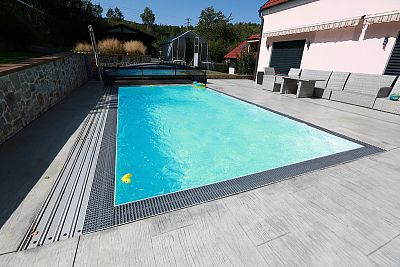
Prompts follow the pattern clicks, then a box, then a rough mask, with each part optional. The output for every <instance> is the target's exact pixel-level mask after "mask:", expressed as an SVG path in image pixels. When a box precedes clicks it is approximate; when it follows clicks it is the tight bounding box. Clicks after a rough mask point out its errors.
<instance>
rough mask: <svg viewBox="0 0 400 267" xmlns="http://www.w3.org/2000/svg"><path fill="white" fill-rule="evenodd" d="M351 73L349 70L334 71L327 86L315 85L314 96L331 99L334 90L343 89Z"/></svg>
mask: <svg viewBox="0 0 400 267" xmlns="http://www.w3.org/2000/svg"><path fill="white" fill-rule="evenodd" d="M349 75H350V73H349V72H335V71H334V72H332V74H331V75H330V77H329V79H328V82H327V84H326V86H325V87H323V86H320V85H315V89H314V97H317V98H324V99H330V98H331V93H332V91H342V90H343V88H344V85H345V84H346V81H347V78H348V77H349ZM322 85H323V84H322Z"/></svg>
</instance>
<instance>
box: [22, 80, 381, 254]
mask: <svg viewBox="0 0 400 267" xmlns="http://www.w3.org/2000/svg"><path fill="white" fill-rule="evenodd" d="M210 89H212V88H210ZM212 90H214V89H212ZM214 91H216V92H219V93H222V94H225V93H223V92H220V91H218V90H214ZM225 95H227V96H229V97H233V98H236V99H239V100H242V101H244V102H247V103H250V104H253V105H255V106H258V107H260V108H262V109H265V110H268V111H270V112H274V113H276V114H279V115H281V116H285V117H287V118H290V119H292V120H295V121H298V122H301V123H305V124H306V125H308V126H310V127H314V128H316V129H319V130H322V131H325V132H327V133H329V134H332V135H335V136H337V137H340V138H344V139H346V140H349V141H352V142H354V143H357V144H360V145H362V146H363V147H361V148H358V149H354V150H350V151H346V152H341V153H337V154H333V155H329V156H325V157H320V158H316V159H312V160H307V161H303V162H300V163H296V164H292V165H288V166H283V167H279V168H276V169H272V170H267V171H263V172H259V173H255V174H251V175H246V176H242V177H237V178H233V179H231V180H226V181H222V182H218V183H214V184H209V185H205V186H201V187H197V188H193V189H188V190H184V191H179V192H175V193H170V194H166V195H162V196H157V197H153V198H150V199H144V200H139V201H136V202H131V203H126V204H122V205H118V206H114V189H115V158H116V132H117V114H118V89H117V88H115V87H114V88H112V89H110V88H108V89H106V90H105V95H104V97H103V100H102V103H101V108H99V107H98V106H97V107H96V108H95V109H94V110H95V111H94V112H91V113H92V114H93V115H91V116H93V117H99V116H100V119H93V120H94V121H96V120H97V121H98V126H96V127H90V125H89V126H88V127H86V128H88V129H89V130H88V129H86V130H85V128H84V129H82V131H87V133H82V134H81V135H82V136H84V137H85V140H87V141H86V143H87V142H89V144H88V145H86V143H83V144H82V146H83V148H82V149H85V150H84V151H87V152H86V153H87V154H88V155H89V156H90V157H87V158H85V159H84V162H88V163H87V164H85V163H80V161H79V160H75V159H74V158H73V157H72V159H74V160H75V161H76V163H75V164H72V165H71V164H70V163H69V161H71V158H69V159H68V160H67V162H66V163H65V165H64V168H63V170H62V173H68V175H64V176H66V178H63V175H62V174H60V175H59V178H58V180H65V181H63V182H62V183H61V182H60V181H57V182H56V184H55V186H54V188H53V190H52V191H51V193H50V195H49V197H48V199H47V200H46V202H45V204H44V205H43V207H42V209H41V211H40V212H39V214H38V216H37V218H36V219H35V221H34V222H33V224H32V226H31V228H30V230H29V232H28V233H27V235H26V238H25V239H24V241H23V242H22V244H21V246H20V250H23V249H27V248H32V247H36V246H41V245H44V244H46V243H51V242H55V241H58V240H63V239H66V238H69V237H73V236H76V235H81V234H87V233H91V232H95V231H100V230H104V229H107V228H110V227H113V226H117V225H122V224H125V223H129V222H134V221H137V220H141V219H145V218H148V217H152V216H155V215H159V214H162V213H166V212H170V211H174V210H179V209H183V208H186V207H189V206H193V205H197V204H200V203H205V202H208V201H212V200H216V199H220V198H224V197H227V196H230V195H234V194H238V193H241V192H245V191H248V190H252V189H255V188H259V187H262V186H266V185H269V184H272V183H276V182H280V181H283V180H286V179H289V178H292V177H295V176H298V175H301V174H304V173H307V172H311V171H314V170H318V169H322V168H326V167H329V166H333V165H337V164H341V163H344V162H348V161H351V160H355V159H357V158H360V157H365V156H368V155H371V154H375V153H379V152H383V151H384V150H383V149H381V148H378V147H375V146H372V145H370V144H366V143H364V142H361V141H358V140H355V139H352V138H349V137H347V136H344V135H341V134H338V133H336V132H333V131H330V130H327V129H324V128H321V127H319V126H316V125H313V124H310V123H308V122H305V121H302V120H300V119H297V118H294V117H291V116H288V115H285V114H283V113H280V112H277V111H274V110H271V109H268V108H266V107H263V106H260V105H256V104H254V103H252V102H249V101H246V100H243V99H240V98H237V97H235V96H232V95H228V94H225ZM105 102H107V103H105ZM100 111H101V112H100ZM86 124H88V123H86ZM92 128H94V130H92ZM90 131H95V132H94V133H93V134H92V133H91V132H90ZM79 139H80V138H79ZM92 139H94V140H95V142H94V141H91V140H92ZM77 142H79V141H77ZM86 146H87V149H86ZM82 149H79V150H78V152H79V151H82ZM92 150H93V152H92ZM72 152H73V151H71V153H72ZM72 154H73V153H72ZM76 154H77V156H76V157H79V153H76ZM96 156H97V157H96ZM93 161H95V162H93ZM78 163H79V164H78ZM68 164H70V165H71V166H72V167H71V168H72V169H71V170H69V169H68V168H67V167H66V166H67V165H68ZM77 166H78V167H79V168H80V172H79V173H80V176H82V174H81V173H84V175H83V176H84V177H83V178H82V179H81V180H82V182H81V180H79V179H78V178H75V177H74V176H73V175H72V174H73V173H74V168H77ZM86 166H90V168H89V169H90V171H89V170H85V168H86ZM74 179H75V180H74ZM69 180H72V182H71V181H69ZM70 184H72V185H73V186H70ZM80 185H83V186H82V187H83V188H80ZM58 188H60V189H58ZM70 188H72V189H70ZM65 192H67V193H65ZM89 192H90V193H89ZM60 194H64V195H65V194H66V195H67V196H61V195H60ZM76 195H77V196H76ZM53 199H55V200H53ZM53 202H54V203H56V204H52V203H53ZM50 204H52V205H50ZM71 206H73V208H70V207H71ZM65 207H67V208H68V210H71V211H68V212H66V211H65V210H64V209H65ZM75 207H76V208H75ZM69 214H71V215H69Z"/></svg>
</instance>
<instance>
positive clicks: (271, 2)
mask: <svg viewBox="0 0 400 267" xmlns="http://www.w3.org/2000/svg"><path fill="white" fill-rule="evenodd" d="M288 1H289V0H268V1H267V2H266V3H265V4H264V5H263V6H262V7H260V11H263V10H265V9H268V8H271V7H273V6H278V5H281V4H283V3H286V2H288Z"/></svg>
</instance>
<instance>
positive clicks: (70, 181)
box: [19, 88, 111, 250]
mask: <svg viewBox="0 0 400 267" xmlns="http://www.w3.org/2000/svg"><path fill="white" fill-rule="evenodd" d="M110 91H111V88H106V89H105V93H104V94H103V96H102V97H101V99H100V100H99V102H98V103H97V104H96V106H95V107H94V108H93V109H92V110H91V111H90V113H89V115H88V116H87V117H86V119H85V121H84V122H83V125H82V129H81V131H80V132H79V135H78V137H77V140H76V141H75V143H74V145H73V147H72V148H71V151H70V152H69V154H68V157H67V160H66V162H65V164H64V166H63V168H62V170H61V171H60V173H59V175H58V177H57V181H56V183H55V184H54V186H53V188H52V189H51V191H50V194H49V196H48V197H47V199H46V201H45V203H44V204H43V206H42V208H41V210H40V212H39V213H38V215H37V216H36V218H35V220H34V222H33V223H32V225H31V227H30V230H29V231H28V233H27V234H26V236H25V238H24V240H23V242H22V243H21V245H20V248H19V250H25V249H30V248H34V247H38V246H42V245H45V244H48V243H52V242H56V241H60V240H64V239H67V238H70V237H74V236H78V235H81V234H82V229H83V224H84V220H85V214H86V208H87V205H88V201H89V194H90V190H91V187H92V183H93V177H94V172H95V169H96V164H97V158H98V155H99V151H100V144H101V140H102V136H103V132H104V127H105V122H106V118H107V113H108V109H109V105H110V99H111V96H110Z"/></svg>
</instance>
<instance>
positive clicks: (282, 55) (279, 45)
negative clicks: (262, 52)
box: [269, 40, 306, 74]
mask: <svg viewBox="0 0 400 267" xmlns="http://www.w3.org/2000/svg"><path fill="white" fill-rule="evenodd" d="M305 43H306V40H296V41H286V42H275V43H273V44H272V55H271V61H270V64H269V65H270V67H274V68H275V71H276V72H278V73H284V74H288V72H289V70H290V68H300V64H301V59H302V57H303V51H304V45H305Z"/></svg>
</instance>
